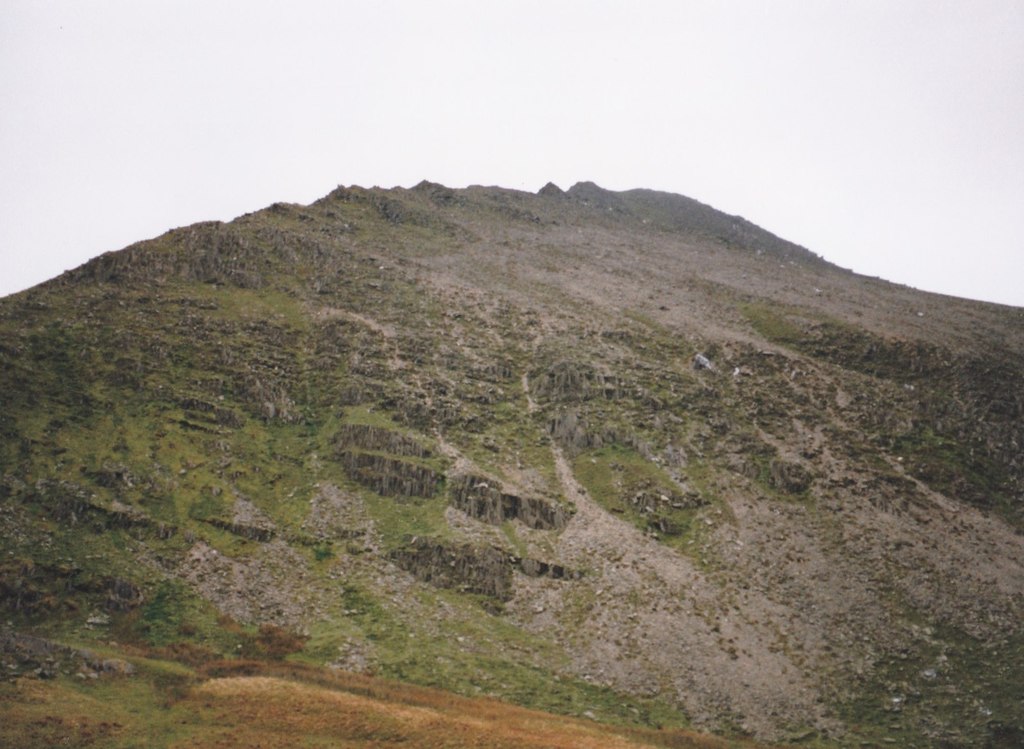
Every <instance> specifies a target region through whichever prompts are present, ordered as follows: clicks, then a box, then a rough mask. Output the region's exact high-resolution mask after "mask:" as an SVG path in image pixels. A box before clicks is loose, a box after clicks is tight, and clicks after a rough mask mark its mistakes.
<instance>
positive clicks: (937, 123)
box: [0, 0, 1024, 306]
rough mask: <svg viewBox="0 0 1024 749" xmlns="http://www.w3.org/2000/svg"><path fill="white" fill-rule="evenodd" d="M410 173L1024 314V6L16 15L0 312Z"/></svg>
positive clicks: (218, 9) (124, 5)
mask: <svg viewBox="0 0 1024 749" xmlns="http://www.w3.org/2000/svg"><path fill="white" fill-rule="evenodd" d="M423 179H429V180H430V181H432V182H440V183H443V184H445V185H448V186H450V187H463V186H466V185H470V184H484V185H501V186H503V187H509V188H514V189H521V190H528V191H536V190H538V189H539V188H540V187H542V186H543V185H544V184H545V183H547V182H548V181H553V182H555V183H556V184H558V185H559V186H561V187H562V188H563V189H566V188H568V187H570V186H571V185H572V184H574V183H576V182H578V181H584V180H590V181H593V182H596V183H597V184H599V185H601V186H602V187H605V188H608V189H612V190H625V189H631V188H636V187H646V188H652V189H658V190H665V191H669V192H674V193H680V194H683V195H688V196H689V197H692V198H695V199H697V200H700V201H701V202H704V203H708V204H710V205H713V206H714V207H716V208H719V209H720V210H723V211H726V212H727V213H731V214H738V215H742V216H744V217H745V218H747V219H749V220H751V221H753V222H754V223H756V224H758V225H760V226H762V227H764V228H766V229H768V230H769V231H771V232H773V233H775V234H778V235H779V236H782V237H784V238H786V239H789V240H791V241H794V242H797V243H799V244H802V245H804V246H805V247H807V248H808V249H810V250H812V251H813V252H815V253H817V254H819V255H821V256H823V257H825V258H826V259H828V260H830V261H832V262H834V263H836V264H838V265H840V266H842V267H845V268H851V269H853V270H855V271H857V272H858V273H863V274H866V275H871V276H880V277H882V278H886V279H888V280H891V281H895V282H898V283H902V284H906V285H909V286H912V287H915V288H919V289H925V290H929V291H936V292H941V293H945V294H952V295H955V296H964V297H969V298H972V299H982V300H987V301H995V302H1000V303H1003V304H1013V305H1016V306H1024V0H971V2H967V1H966V0H961V1H957V2H943V0H900V1H899V2H892V1H891V0H857V1H856V2H851V1H849V0H816V1H815V2H808V1H807V0H707V1H702V0H672V1H664V2H658V1H655V0H650V1H645V0H632V1H630V2H618V1H611V0H608V1H602V0H587V1H586V2H583V1H575V0H544V1H534V0H520V1H518V2H513V1H511V0H508V1H501V0H488V1H487V2H481V1H480V0H473V1H462V0H431V2H422V0H359V1H358V2H355V1H350V0H340V1H338V0H335V1H334V2H327V1H320V2H313V1H311V0H292V1H290V2H288V3H284V2H269V1H260V0H247V1H246V2H229V1H227V0H223V1H218V0H199V1H194V0H175V1H173V2H171V1H169V0H146V2H139V1H138V0H91V1H88V2H87V1H83V0H4V3H3V8H2V10H0V295H6V294H9V293H12V292H15V291H18V290H20V289H23V288H27V287H29V286H32V285H35V284H37V283H40V282H42V281H44V280H46V279H48V278H51V277H53V276H55V275H58V274H59V273H61V272H62V271H64V270H67V269H69V268H73V267H75V266H78V265H80V264H81V263H83V262H85V261H86V260H88V259H89V258H91V257H94V256H96V255H99V254H101V253H103V252H106V251H108V250H116V249H120V248H121V247H124V246H126V245H128V244H131V243H132V242H135V241H137V240H140V239H146V238H149V237H153V236H157V235H159V234H162V233H163V232H164V231H166V230H168V229H170V228H173V227H177V226H184V225H188V224H191V223H194V222H197V221H204V220H211V219H218V220H225V221H226V220H230V219H232V218H234V217H236V216H238V215H240V214H243V213H247V212H250V211H253V210H258V209H260V208H263V207H265V206H267V205H269V204H271V203H273V202H276V201H284V202H295V203H309V202H312V201H313V200H316V199H317V198H319V197H321V196H323V195H325V194H326V193H328V192H330V191H331V190H332V189H334V188H335V187H336V186H337V185H353V184H355V185H362V186H364V187H370V186H374V185H378V186H381V187H391V186H396V185H400V186H405V187H411V186H412V185H414V184H416V183H417V182H419V181H420V180H423Z"/></svg>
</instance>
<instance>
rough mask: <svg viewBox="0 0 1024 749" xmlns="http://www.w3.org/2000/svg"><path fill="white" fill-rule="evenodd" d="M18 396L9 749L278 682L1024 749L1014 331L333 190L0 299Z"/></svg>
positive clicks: (1022, 453)
mask: <svg viewBox="0 0 1024 749" xmlns="http://www.w3.org/2000/svg"><path fill="white" fill-rule="evenodd" d="M968 260H969V259H968V258H965V261H968ZM0 377H2V378H3V379H2V383H0V392H2V393H3V408H2V409H0V434H2V438H0V474H2V479H0V512H2V518H0V520H2V523H3V527H4V529H5V530H4V534H3V542H2V544H3V546H2V549H0V565H2V567H0V570H2V572H0V601H2V604H0V605H2V606H3V609H4V613H5V620H6V629H5V630H4V633H3V642H4V646H3V653H4V664H5V666H4V667H5V668H6V669H7V671H8V672H9V673H10V674H11V677H10V679H11V680H13V681H10V680H9V683H8V684H7V685H6V686H5V689H6V691H4V692H2V693H0V694H2V698H0V699H2V700H3V704H4V705H5V711H7V712H8V714H9V715H21V716H35V717H32V718H31V720H30V719H29V717H25V719H24V720H23V721H22V722H21V723H18V721H13V722H10V723H9V725H15V726H20V727H16V728H10V729H6V730H10V731H18V730H21V731H22V733H21V734H10V735H9V736H8V739H9V743H11V742H13V739H10V736H15V735H16V736H19V737H20V739H19V740H20V741H27V739H26V738H25V737H26V736H30V735H31V736H35V735H36V734H32V733H31V731H30V730H29V729H28V728H26V726H30V725H35V724H33V723H32V721H33V720H44V719H45V716H44V718H39V717H38V714H37V713H32V712H31V711H29V708H28V707H26V706H27V705H29V704H30V702H31V701H30V700H29V698H28V697H27V696H26V694H27V693H26V692H25V691H24V690H25V689H26V688H25V687H24V684H26V683H29V682H28V681H26V676H31V675H33V674H34V675H37V676H43V677H45V676H52V677H53V679H51V680H48V681H47V680H43V681H38V682H34V684H36V686H34V687H33V689H36V690H43V689H44V688H45V689H54V690H56V689H58V688H59V689H60V690H63V691H61V692H60V694H62V695H63V698H62V699H66V700H68V701H69V702H68V703H67V704H76V705H77V704H79V702H74V700H79V701H82V700H87V699H88V700H92V701H93V702H92V703H90V704H94V705H99V704H108V703H105V702H104V699H106V700H108V701H109V700H110V699H112V697H111V695H112V694H114V693H115V691H116V690H117V689H121V690H125V689H129V687H126V686H125V684H128V685H131V684H133V683H135V684H139V685H143V684H145V685H148V686H146V687H145V689H147V690H150V691H148V692H146V694H153V695H158V696H157V697H153V698H152V699H153V702H152V704H153V705H157V707H152V706H150V707H147V708H146V709H147V710H149V709H152V710H157V711H158V712H159V711H160V710H163V711H164V712H162V713H160V715H162V716H164V717H163V718H160V720H164V721H165V722H167V723H168V724H169V723H170V722H172V721H169V720H167V715H171V714H173V715H178V714H179V713H175V712H174V710H179V711H181V710H184V708H182V707H181V705H186V704H193V703H190V702H188V700H192V701H193V702H194V703H195V704H196V705H198V704H199V703H201V702H202V700H201V699H199V698H197V697H196V695H197V694H200V693H202V694H205V695H206V697H204V698H202V699H206V700H207V702H206V703H203V704H207V705H210V704H217V703H216V702H215V701H214V702H212V703H211V702H209V700H214V697H212V696H211V695H213V694H214V693H216V690H217V689H227V687H225V686H224V685H225V684H226V683H227V682H226V681H224V679H227V678H228V677H231V678H235V677H239V675H240V674H242V675H246V676H248V677H249V678H250V679H257V680H258V679H261V678H262V679H271V678H272V677H273V678H277V677H279V676H280V673H278V672H277V671H273V669H274V668H276V669H285V668H286V665H285V664H291V665H290V666H287V668H292V669H293V672H291V675H290V676H289V677H288V678H291V679H293V681H291V682H288V683H290V684H306V687H303V688H307V687H308V688H310V689H312V688H313V687H312V686H309V685H310V684H313V683H314V682H315V683H318V684H320V685H321V686H323V684H326V683H327V682H326V681H324V680H328V679H329V678H341V677H340V676H335V677H332V676H330V673H331V670H333V671H337V672H338V673H339V674H340V673H343V672H357V673H364V674H372V675H375V676H376V677H377V678H381V679H390V680H397V681H401V682H405V683H408V684H416V685H421V686H425V687H431V688H440V689H444V690H448V691H449V692H455V693H458V694H460V695H463V696H466V697H471V698H473V697H496V698H499V699H501V700H503V701H505V702H507V703H515V704H518V705H522V706H524V707H527V708H532V709H539V710H545V711H548V712H553V713H561V714H567V715H574V716H584V717H585V718H588V719H593V720H596V721H597V724H595V725H618V726H627V727H628V726H632V727H635V728H640V727H646V728H647V729H655V728H660V729H662V730H661V731H660V732H659V731H657V730H648V733H647V734H644V736H645V737H646V738H642V739H641V738H637V739H636V741H638V742H639V741H650V742H654V743H657V742H661V743H660V744H658V745H665V746H691V745H694V744H692V743H685V742H692V741H698V740H699V741H704V740H705V739H697V738H693V737H694V736H695V734H690V733H685V734H684V733H683V732H682V729H694V728H696V729H701V730H709V731H714V732H717V733H719V734H721V735H725V736H728V737H731V739H730V740H739V739H740V738H742V737H748V738H750V739H753V740H757V741H772V742H791V743H798V744H800V745H811V746H875V745H883V744H898V745H900V746H907V747H913V746H921V747H924V746H936V747H939V746H941V747H956V746H992V747H1002V746H1018V745H1020V743H1021V742H1022V741H1024V720H1022V717H1021V716H1024V688H1022V682H1021V680H1020V674H1021V673H1024V626H1022V621H1024V536H1022V532H1024V450H1022V445H1024V389H1022V388H1021V382H1024V310H1022V309H1018V308H1012V307H1005V306H999V305H994V304H985V303H980V302H972V301H966V300H961V299H955V298H950V297H944V296H939V295H935V294H928V293H923V292H919V291H916V290H913V289H910V288H907V287H903V286H897V285H893V284H891V283H887V282H885V281H882V280H878V279H871V278H864V277H862V276H858V275H856V274H854V273H852V272H850V271H847V270H843V269H841V268H838V267H836V266H834V265H832V264H830V263H828V262H826V261H825V260H823V259H821V258H820V257H818V256H816V255H815V254H813V253H812V252H810V251H808V250H807V249H805V248H802V247H799V246H797V245H795V244H792V243H790V242H787V241H785V240H783V239H781V238H779V237H776V236H775V235H773V234H770V233H769V232H767V231H764V230H762V229H760V228H758V227H756V226H754V225H753V224H751V223H750V222H748V221H746V220H744V219H743V218H741V217H738V216H729V215H726V214H724V213H721V212H719V211H717V210H715V209H713V208H710V207H708V206H706V205H703V204H701V203H698V202H696V201H694V200H691V199H689V198H684V197H681V196H677V195H670V194H665V193H659V192H654V191H649V190H631V191H627V192H611V191H608V190H604V189H602V188H600V187H598V186H596V185H594V184H591V183H581V184H577V185H575V186H574V187H572V188H571V189H569V190H568V191H563V190H561V189H560V188H558V187H557V186H555V185H550V184H549V185H547V186H545V187H544V188H543V189H542V190H540V192H539V193H537V194H529V193H524V192H518V191H513V190H507V189H501V188H494V187H470V188H467V189H459V190H456V189H449V188H446V187H444V186H441V185H436V184H431V183H428V182H423V183H421V184H419V185H417V186H416V187H414V188H412V189H400V188H396V189H391V190H383V189H376V188H375V189H363V188H359V187H339V188H338V189H337V190H335V191H334V192H332V193H330V194H329V195H327V196H326V197H324V198H323V199H321V200H319V201H317V202H315V203H313V204H312V205H309V206H300V205H286V204H275V205H272V206H270V207H269V208H267V209H265V210H262V211H258V212H256V213H251V214H247V215H245V216H242V217H240V218H238V219H236V220H235V221H232V222H230V223H226V224H224V223H218V222H210V223H203V224H197V225H194V226H190V227H186V228H183V229H176V230H173V231H170V232H168V233H166V234H164V235H163V236H160V237H158V238H156V239H152V240H148V241H144V242H140V243H138V244H135V245H132V246H130V247H128V248H126V249H124V250H121V251H118V252H112V253H108V254H105V255H103V256H101V257H98V258H96V259H94V260H92V261H90V262H88V263H86V264H85V265H83V266H81V267H80V268H77V269H75V270H72V271H69V272H67V273H65V274H64V275H62V276H60V277H59V278H56V279H54V280H52V281H50V282H48V283H45V284H43V285H41V286H39V287H36V288H34V289H31V290H29V291H26V292H23V293H21V294H17V295H14V296H11V297H8V298H6V299H3V300H0ZM83 650H84V651H87V654H86V655H83V654H82V653H83ZM95 653H100V655H104V654H106V656H108V657H107V658H105V659H104V658H101V657H99V656H95V655H89V654H95ZM282 659H284V660H283V662H282ZM107 661H110V662H112V663H114V664H115V665H114V666H111V667H110V668H106V667H104V666H103V663H105V662H107ZM275 663H277V664H278V665H276V666H275V665H274V664H275ZM117 664H120V665H117ZM260 664H262V665H260ZM300 667H301V668H300ZM323 667H326V668H327V669H329V670H328V671H324V670H323ZM318 668H319V669H321V670H320V671H317V669H318ZM247 669H248V670H247ZM268 669H269V670H268ZM301 669H306V670H304V671H302V674H305V676H301V678H300V676H296V675H295V674H296V673H298V672H299V670H301ZM126 671H127V672H134V673H133V674H130V675H126ZM318 673H321V674H322V675H321V676H316V674H318ZM218 674H220V677H218V678H220V680H219V681H218V680H217V679H215V678H214V677H217V675H218ZM224 674H227V676H224ZM261 674H262V675H261ZM310 674H313V676H311V675H310ZM172 676H173V678H172ZM351 678H353V679H354V678H356V677H354V676H353V677H351ZM361 678H365V677H361ZM119 679H120V681H118V680H119ZM133 679H134V680H135V681H134V682H132V680H133ZM295 679H299V681H295ZM301 679H306V681H305V682H303V681H301ZM317 679H319V680H320V681H319V682H318V681H316V680H317ZM310 680H312V681H310ZM172 683H173V685H174V686H173V688H172V687H171V686H168V684H172ZM231 683H234V682H231ZM262 683H263V682H258V681H257V682H252V683H247V684H248V686H245V687H244V688H245V689H249V688H255V687H253V684H262ZM275 683H276V682H275ZM332 683H333V682H332ZM381 683H383V682H381ZM388 683H391V682H388ZM19 685H20V686H19ZM117 685H121V686H117ZM233 688H234V687H232V689H233ZM241 688H242V687H239V689H241ZM295 688H296V689H297V688H299V687H295ZM396 688H397V687H396ZM410 688H411V687H410ZM103 690H107V691H103ZM112 690H113V691H112ZM137 690H142V691H145V690H144V689H143V687H142V686H138V687H137ZM196 690H199V691H196ZM202 690H207V691H206V692H202ZM142 691H139V694H141V693H142ZM33 694H34V693H33ZM47 694H51V697H49V698H47V699H53V700H56V697H53V696H52V695H53V694H56V692H52V693H51V692H47ZM232 694H234V693H232ZM104 695H106V698H105V697H104ZM40 699H42V698H40ZM140 699H141V698H140ZM225 699H227V698H225ZM318 699H319V698H318ZM331 699H333V698H331ZM431 699H435V700H437V699H441V698H436V697H435V698H431ZM452 699H455V698H454V697H453V698H452ZM183 700H184V702H182V701H183ZM197 700H198V702H197ZM31 704H36V703H31ZM53 704H55V705H56V704H58V703H57V702H54V703H53ZM61 704H63V703H61ZM149 704H150V703H147V705H149ZM223 704H224V705H227V704H229V703H223ZM230 704H234V703H230ZM289 704H290V703H289ZM459 704H462V703H459ZM466 704H484V703H466ZM68 709H69V710H70V709H71V708H68ZM75 709H78V708H75ZM82 709H84V708H82ZM189 709H190V710H191V708H189ZM467 709H469V708H467ZM509 709H511V708H509ZM54 710H56V708H54ZM140 710H142V708H140ZM26 711H27V712H26ZM167 711H171V712H170V713H168V712H167ZM186 712H188V711H186ZM223 713H224V714H223V715H222V716H221V717H222V718H224V720H227V718H226V717H224V716H226V715H227V714H229V713H233V710H232V709H229V708H227V707H224V708H223ZM188 714H189V715H193V717H194V716H195V715H201V714H202V708H200V707H195V712H194V714H193V712H188ZM65 717H66V715H65ZM131 720H132V719H131V717H130V716H127V717H125V716H122V718H120V719H117V720H115V719H113V718H110V719H109V720H108V719H104V721H105V723H106V724H108V725H109V724H115V725H118V726H120V728H117V729H111V730H109V731H108V732H107V733H106V734H102V735H101V733H102V732H101V733H97V734H94V735H93V738H94V739H95V740H96V741H99V742H100V744H98V745H111V746H115V745H122V744H118V743H116V742H117V741H122V742H125V743H124V744H123V745H129V744H130V743H131V740H136V739H137V737H136V739H132V737H133V736H135V734H133V733H132V731H133V730H141V729H140V728H139V727H138V726H137V725H135V724H132V723H131ZM136 720H137V718H136ZM147 720H148V719H147ZM154 720H156V719H155V718H154ZM197 720H198V719H197ZM26 721H27V722H26ZM157 722H159V721H157ZM214 723H216V721H214ZM153 725H156V723H153ZM133 726H134V727H133ZM677 729H678V730H677ZM0 730H5V729H0ZM32 730H35V729H32ZM97 730H99V729H97ZM609 730H610V729H609ZM26 731H27V732H28V733H26ZM37 733H38V732H37ZM40 735H42V734H40ZM367 735H368V734H367ZM118 737H120V738H118ZM221 738H222V739H223V741H225V742H227V739H226V738H224V737H221ZM374 738H375V739H379V740H381V741H384V739H381V738H380V736H377V735H374ZM150 739H153V737H152V736H150ZM32 740H33V741H34V740H35V739H32ZM178 740H182V739H180V737H179V739H178ZM706 740H707V741H711V739H706ZM40 741H41V742H42V743H39V744H38V745H44V744H45V739H40ZM170 741H171V740H170V739H166V738H165V740H164V745H170ZM238 741H239V742H241V743H238V744H237V745H245V742H244V740H242V739H238ZM452 741H453V742H454V739H452ZM103 742H107V743H103ZM110 742H113V743H110ZM672 742H676V743H672ZM150 743H153V741H151V742H150ZM157 743H159V742H157ZM182 745H185V744H182ZM224 745H236V744H230V742H227V743H225V744H224ZM381 745H383V743H382V744H381ZM450 745H453V746H455V745H461V744H456V743H452V744H450ZM466 745H470V744H466ZM472 745H474V746H477V745H480V744H472ZM488 745H491V744H488ZM493 745H495V746H497V745H502V746H504V745H505V744H498V743H495V744H493ZM509 745H515V742H514V741H512V743H510V744H509ZM552 745H554V744H552ZM566 745H574V744H571V743H570V744H566ZM595 745H598V746H600V745H602V744H601V743H600V742H598V743H597V744H595ZM603 745H611V742H610V740H609V741H605V743H604V744H603Z"/></svg>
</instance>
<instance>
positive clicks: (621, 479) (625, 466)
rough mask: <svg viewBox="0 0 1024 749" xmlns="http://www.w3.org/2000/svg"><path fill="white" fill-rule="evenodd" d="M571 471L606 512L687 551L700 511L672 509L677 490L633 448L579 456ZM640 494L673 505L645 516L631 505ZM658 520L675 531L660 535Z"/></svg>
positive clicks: (619, 447) (654, 465)
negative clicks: (659, 497)
mask: <svg viewBox="0 0 1024 749" xmlns="http://www.w3.org/2000/svg"><path fill="white" fill-rule="evenodd" d="M572 468H573V473H574V474H575V475H576V478H577V479H578V480H579V482H580V483H581V484H583V486H584V488H586V490H587V492H588V493H589V494H590V496H591V497H593V498H594V500H595V501H596V502H597V503H598V504H600V505H601V506H602V507H604V508H605V509H606V510H608V511H609V512H612V513H615V514H617V515H619V516H620V517H623V518H624V519H626V520H628V521H629V522H631V523H632V524H633V525H635V526H636V527H637V528H639V529H641V530H644V531H649V532H651V533H655V534H657V535H658V537H659V540H661V541H662V542H663V543H666V544H668V545H670V546H672V547H674V548H678V549H680V550H686V548H687V543H686V542H687V541H688V540H689V539H690V538H691V533H692V531H693V530H694V528H693V526H694V525H695V524H694V520H695V518H696V516H697V510H696V509H695V508H683V509H677V508H674V507H672V506H671V501H673V498H674V497H678V487H676V485H675V484H674V482H672V480H671V479H670V478H669V477H668V476H667V475H666V474H665V472H664V470H663V469H662V468H660V467H659V466H658V465H656V464H654V463H653V462H651V461H650V460H647V459H646V458H644V457H643V456H642V455H640V454H639V453H637V452H636V451H635V450H632V449H631V448H627V447H622V446H618V445H616V446H611V447H602V448H598V449H596V450H587V451H584V452H582V453H580V454H579V455H578V456H577V457H576V458H575V459H574V460H573V463H572ZM640 492H643V493H646V494H651V495H654V496H656V497H657V496H665V497H667V498H668V499H669V500H670V502H669V503H663V504H661V505H660V506H659V507H658V509H657V510H655V511H653V512H644V511H642V510H641V509H639V508H638V507H637V506H636V505H634V504H633V503H632V502H631V501H630V500H631V498H633V497H634V496H636V495H637V494H638V493H640ZM659 519H663V520H664V521H665V522H666V524H668V525H669V526H670V527H671V528H672V531H671V532H669V533H664V532H661V531H660V530H659V528H658V524H657V522H658V520H659Z"/></svg>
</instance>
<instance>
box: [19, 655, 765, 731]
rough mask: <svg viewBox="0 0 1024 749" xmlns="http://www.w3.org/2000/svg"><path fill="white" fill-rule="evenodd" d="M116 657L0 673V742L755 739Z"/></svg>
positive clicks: (230, 665)
mask: <svg viewBox="0 0 1024 749" xmlns="http://www.w3.org/2000/svg"><path fill="white" fill-rule="evenodd" d="M121 655H123V653H122V654H121ZM127 661H128V662H130V663H131V664H132V665H133V666H134V668H135V672H134V673H133V674H131V675H104V676H102V677H100V678H98V679H88V678H86V679H82V678H78V677H68V676H60V677H57V678H54V679H35V678H25V677H23V678H20V679H17V680H14V681H10V682H6V683H3V684H0V715H2V717H3V719H2V720H0V746H3V747H21V748H23V749H33V748H34V747H40V748H41V747H54V746H62V747H97V748H100V747H111V748H114V747H125V748H127V747H141V746H146V747H178V748H184V747H263V748H264V749H268V748H272V747H332V748H334V749H338V748H341V747H389V746H402V747H406V748H407V749H413V748H414V747H451V748H453V749H454V748H455V747H479V748H484V747H501V748H507V749H515V748H521V747H548V748H553V749H554V748H557V747H594V748H595V749H598V748H600V749H616V748H617V747H687V748H690V747H693V748H706V749H712V748H713V749H725V747H731V746H735V747H740V746H742V747H754V746H755V745H754V744H750V743H747V742H730V741H725V740H722V739H718V738H714V737H709V736H704V735H701V734H698V733H695V732H690V731H680V730H671V731H669V730H664V731H657V730H653V729H630V728H622V727H617V726H609V725H605V724H601V723H597V722H594V721H588V720H582V719H576V718H569V717H563V716H556V715H552V714H548V713H542V712H538V711H534V710H527V709H524V708H520V707H515V706H512V705H508V704H505V703H502V702H498V701H496V700H493V699H488V698H466V697H459V696H456V695H453V694H450V693H448V692H443V691H440V690H434V689H427V688H423V687H416V686H410V685H407V684H401V683H398V682H393V681H388V680H385V679H379V678H376V677H371V676H364V675H358V674H351V673H346V672H340V671H333V670H328V669H323V668H314V667H310V666H304V665H301V664H292V663H285V662H276V663H275V662H268V661H255V660H241V659H239V660H219V661H213V662H210V663H206V664H202V665H198V666H190V665H187V664H184V663H181V662H177V661H170V660H161V659H155V658H152V657H144V656H141V655H131V656H129V657H128V658H127Z"/></svg>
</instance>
